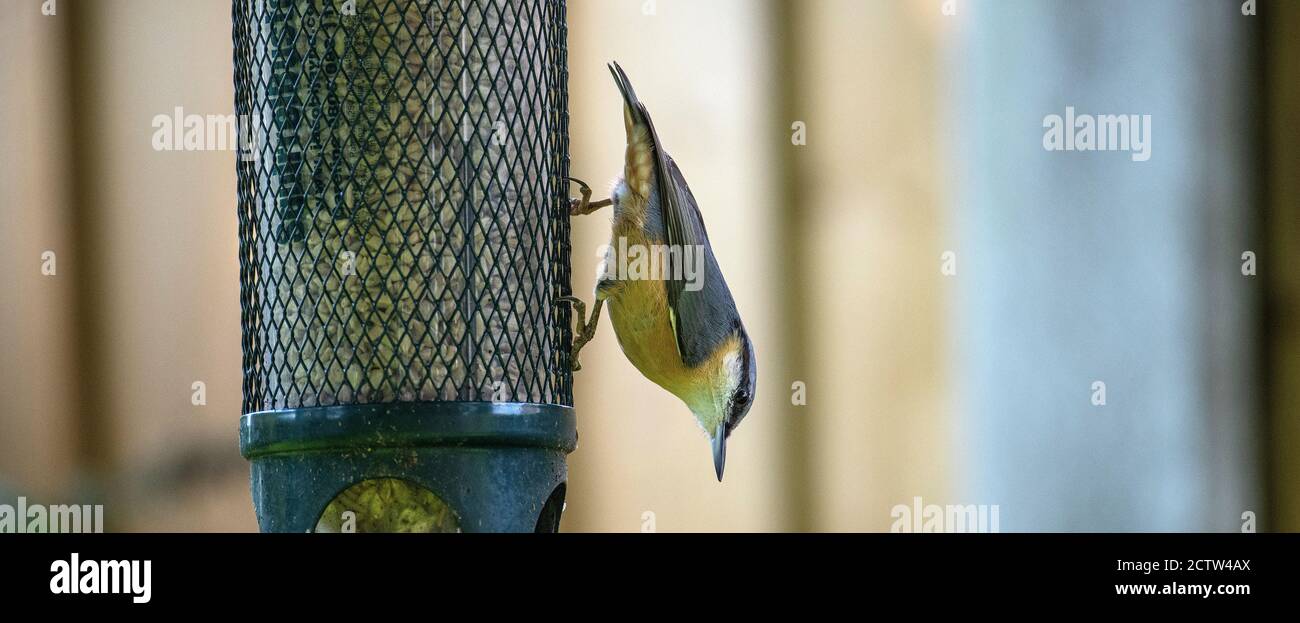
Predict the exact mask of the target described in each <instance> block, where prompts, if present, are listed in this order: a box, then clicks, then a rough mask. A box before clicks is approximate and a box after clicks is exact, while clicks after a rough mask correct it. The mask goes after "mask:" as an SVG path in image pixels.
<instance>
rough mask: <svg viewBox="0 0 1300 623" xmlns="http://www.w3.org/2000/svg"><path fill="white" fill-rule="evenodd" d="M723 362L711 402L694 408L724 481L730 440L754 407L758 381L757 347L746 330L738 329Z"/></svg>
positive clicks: (726, 350)
mask: <svg viewBox="0 0 1300 623" xmlns="http://www.w3.org/2000/svg"><path fill="white" fill-rule="evenodd" d="M724 348H725V350H724V352H723V354H722V356H721V359H720V365H718V367H717V369H716V372H715V377H714V382H713V390H714V391H713V392H711V393H712V395H711V396H710V399H708V400H706V401H703V404H702V405H700V408H698V409H694V410H693V411H694V413H695V419H696V420H698V421H699V423H700V426H701V427H703V428H704V430H705V432H707V433H708V434H709V439H710V441H711V442H712V447H713V469H714V471H715V472H716V473H717V475H718V481H719V482H721V481H722V470H723V468H724V467H725V466H726V463H727V437H729V436H730V435H731V431H733V430H735V429H736V427H737V426H739V425H740V421H741V420H743V419H745V415H746V414H748V413H749V408H750V406H752V405H753V404H754V391H755V389H756V387H755V381H756V379H757V373H758V364H757V362H756V360H755V358H754V344H753V343H752V342H750V340H749V335H748V334H746V333H745V330H744V328H741V329H739V331H738V332H737V334H736V339H735V340H728V345H727V346H726V347H724Z"/></svg>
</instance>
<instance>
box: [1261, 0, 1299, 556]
mask: <svg viewBox="0 0 1300 623" xmlns="http://www.w3.org/2000/svg"><path fill="white" fill-rule="evenodd" d="M1260 19H1261V20H1263V21H1262V23H1261V25H1260V27H1261V30H1264V31H1266V33H1267V40H1266V41H1267V45H1266V47H1265V50H1264V54H1263V57H1264V63H1265V68H1266V69H1265V77H1264V92H1265V97H1266V101H1267V102H1268V103H1267V104H1266V106H1267V111H1266V113H1267V114H1266V117H1265V118H1266V121H1265V123H1264V128H1263V131H1264V132H1265V133H1266V134H1267V137H1268V138H1267V140H1268V156H1267V158H1268V167H1267V172H1268V178H1269V181H1268V191H1267V203H1266V204H1265V208H1264V210H1265V216H1264V218H1265V225H1266V227H1265V228H1264V231H1265V232H1267V233H1266V236H1267V238H1266V239H1265V241H1264V244H1265V245H1266V246H1265V250H1264V251H1263V252H1261V253H1260V254H1259V255H1260V258H1261V260H1260V261H1261V264H1262V266H1261V267H1260V277H1259V278H1260V279H1261V280H1262V282H1261V283H1260V284H1259V285H1261V286H1262V285H1265V284H1266V285H1267V288H1268V293H1269V296H1268V301H1267V309H1266V310H1265V327H1264V330H1265V332H1266V335H1267V343H1268V345H1269V349H1268V352H1267V353H1266V355H1265V358H1264V359H1263V360H1264V361H1265V362H1266V365H1267V367H1268V371H1269V375H1270V377H1269V415H1270V419H1271V421H1270V426H1269V430H1268V432H1269V450H1270V452H1269V453H1270V455H1271V458H1270V461H1269V465H1270V474H1269V475H1270V490H1269V494H1270V501H1271V503H1272V513H1271V517H1270V518H1271V520H1272V525H1271V526H1269V529H1271V530H1276V531H1295V530H1300V486H1297V485H1298V484H1300V451H1298V450H1297V449H1300V416H1298V415H1297V414H1300V270H1297V269H1296V267H1298V266H1300V239H1297V236H1296V232H1297V231H1300V173H1298V172H1300V142H1298V141H1297V138H1298V134H1300V133H1298V131H1297V128H1300V5H1297V4H1296V3H1291V2H1274V3H1270V4H1268V5H1267V8H1266V12H1265V13H1263V14H1262V15H1261V16H1260Z"/></svg>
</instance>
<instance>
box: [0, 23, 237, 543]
mask: <svg viewBox="0 0 1300 623" xmlns="http://www.w3.org/2000/svg"><path fill="white" fill-rule="evenodd" d="M40 4H41V3H39V2H24V3H21V5H20V6H15V7H12V8H10V9H7V10H6V13H7V15H6V18H5V19H4V20H3V22H2V24H0V28H4V29H5V31H4V32H3V35H4V36H3V37H0V39H3V41H0V45H3V46H5V47H4V49H3V50H0V54H3V56H4V57H5V58H6V62H5V63H4V64H3V67H4V71H6V75H5V76H4V78H5V80H4V84H5V85H6V86H5V93H6V94H7V95H6V96H5V99H4V102H3V106H4V109H5V113H6V114H4V115H2V116H3V118H4V119H5V120H6V121H5V123H7V124H12V126H13V130H12V131H8V128H6V130H7V131H6V132H5V133H4V134H3V137H4V138H3V139H0V140H3V143H0V147H3V148H4V149H5V153H8V154H11V155H16V154H30V155H31V156H30V157H18V158H14V160H15V161H17V162H19V163H20V166H19V168H17V169H16V170H14V169H12V168H11V167H8V166H6V167H0V169H5V170H6V172H5V175H6V176H9V175H12V177H13V181H10V179H6V180H5V184H4V186H3V187H0V188H2V189H3V190H2V191H0V192H3V195H4V201H3V205H0V210H3V214H4V218H5V222H6V226H5V227H4V228H3V231H2V232H0V235H3V236H5V237H6V244H5V245H4V249H3V251H2V252H3V253H5V254H6V257H5V259H6V265H7V266H14V267H15V269H14V270H13V271H7V274H6V280H10V279H12V280H13V285H10V284H9V282H8V281H7V283H6V286H5V288H4V289H5V290H6V291H10V292H14V291H15V289H16V290H17V293H18V296H14V297H3V299H2V300H3V301H4V304H3V310H4V311H3V312H0V313H3V314H4V326H5V328H6V333H7V334H8V335H7V336H6V337H7V339H14V338H15V337H16V339H17V340H19V342H18V344H17V348H12V349H11V348H6V349H4V354H3V357H5V361H4V364H5V365H4V369H5V371H6V373H5V374H4V375H0V388H3V389H2V390H0V394H2V395H3V399H2V400H0V409H4V413H3V417H0V426H2V427H5V428H6V429H11V430H14V431H15V432H14V434H4V435H2V436H0V461H4V462H3V463H2V464H0V467H3V471H0V477H2V478H3V479H5V480H8V481H10V488H12V489H15V490H16V492H21V493H24V494H29V492H30V495H33V496H35V495H36V494H38V493H39V494H43V495H48V496H55V497H57V498H59V499H66V498H67V497H68V496H78V497H79V499H78V501H83V500H85V499H87V498H89V499H94V500H96V501H102V502H103V503H104V504H105V517H106V520H107V521H108V522H109V523H110V526H109V527H110V529H117V530H123V529H125V530H152V529H159V530H247V529H253V528H254V527H255V525H254V523H253V513H252V506H251V501H250V499H249V494H248V474H247V465H246V464H245V463H244V462H243V460H242V459H241V458H240V457H239V455H238V453H237V450H236V446H235V442H236V431H237V418H238V414H239V398H240V395H239V392H240V370H239V304H238V272H237V269H238V266H237V261H236V255H235V248H236V243H235V219H234V215H235V212H234V166H233V163H234V160H233V158H234V154H233V153H232V152H229V151H199V152H159V151H154V149H153V147H152V144H151V138H152V136H153V133H154V127H153V126H152V121H153V117H154V116H155V115H157V114H171V113H172V111H173V110H174V109H175V108H176V107H183V108H184V109H185V111H186V112H187V113H198V114H203V115H206V114H222V115H224V114H229V111H230V110H231V107H232V106H233V104H232V102H233V87H232V81H231V77H230V76H231V74H230V72H231V68H230V59H231V54H232V52H231V42H230V41H231V38H230V6H229V3H228V2H210V1H205V0H183V1H176V0H146V1H139V2H92V1H85V0H60V2H58V3H57V5H56V6H57V13H56V14H55V15H53V16H44V15H41V12H40ZM10 74H13V75H10ZM10 238H12V244H9V242H10ZM47 248H48V249H54V250H55V251H56V253H57V254H58V255H57V258H58V274H57V276H55V277H42V276H40V273H39V266H40V259H39V255H40V251H41V250H42V249H47ZM9 260H12V261H11V262H10V261H9ZM10 372H14V373H16V374H11V373H10ZM195 382H202V383H204V384H205V387H206V404H203V405H194V404H192V397H193V394H194V389H192V388H193V384H194V383H195ZM6 433H8V430H6ZM70 449H72V451H73V453H74V454H73V455H70V454H69V450H70ZM70 471H71V472H72V473H69V472H70ZM74 476H75V477H78V478H77V481H78V483H80V484H81V485H82V487H81V489H80V490H73V489H70V488H69V485H71V484H72V483H71V482H70V481H69V479H70V478H72V477H74Z"/></svg>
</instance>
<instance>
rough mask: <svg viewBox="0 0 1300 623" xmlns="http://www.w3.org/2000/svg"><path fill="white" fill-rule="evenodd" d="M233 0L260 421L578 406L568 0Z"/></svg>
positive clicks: (246, 322) (246, 309)
mask: <svg viewBox="0 0 1300 623" xmlns="http://www.w3.org/2000/svg"><path fill="white" fill-rule="evenodd" d="M350 4H351V3H348V2H345V1H344V0H235V2H234V44H235V112H236V114H237V115H238V119H239V121H240V124H241V126H240V127H241V131H242V132H245V137H246V138H247V140H248V142H249V143H250V144H247V145H245V148H246V153H241V157H240V160H239V163H238V171H239V232H240V245H239V259H240V279H241V286H240V305H241V317H242V322H243V352H244V358H243V365H244V404H243V409H244V412H245V413H248V412H252V411H260V410H266V409H279V408H296V407H311V406H324V405H334V404H360V403H375V402H393V401H434V400H436V401H476V400H484V401H493V400H495V401H509V402H540V403H552V404H563V405H571V404H572V376H571V374H570V373H569V372H568V370H569V365H570V364H569V352H568V347H567V344H568V343H569V340H570V335H569V329H568V327H569V315H570V314H569V310H568V309H567V308H566V307H565V306H563V305H559V304H557V302H556V299H557V298H558V297H559V296H560V295H562V294H563V293H566V292H567V291H568V284H569V268H568V266H569V242H568V240H569V225H568V215H567V197H568V188H567V185H566V182H565V178H566V176H567V175H568V156H567V154H568V138H567V137H568V132H567V124H568V119H567V110H568V103H567V97H568V94H567V81H568V80H567V69H566V67H567V59H566V49H565V38H566V32H565V21H564V20H565V15H564V11H565V6H564V2H563V0H356V2H355V15H350V14H348V13H349V12H350V9H351V7H350V6H349V5H350Z"/></svg>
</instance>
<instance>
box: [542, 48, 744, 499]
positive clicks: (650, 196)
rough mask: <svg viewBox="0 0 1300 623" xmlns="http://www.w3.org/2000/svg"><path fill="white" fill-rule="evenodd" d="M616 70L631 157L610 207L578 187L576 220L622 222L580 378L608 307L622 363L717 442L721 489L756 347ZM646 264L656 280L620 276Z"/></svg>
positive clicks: (681, 181)
mask: <svg viewBox="0 0 1300 623" xmlns="http://www.w3.org/2000/svg"><path fill="white" fill-rule="evenodd" d="M609 70H610V72H611V73H613V74H614V82H615V83H616V84H617V85H618V90H619V92H620V93H622V95H623V125H624V128H625V129H626V131H627V153H626V158H625V162H624V165H623V176H622V177H621V178H619V179H618V180H616V181H615V182H614V187H613V190H612V191H611V195H612V197H611V198H610V199H606V200H603V201H597V202H592V201H590V199H591V188H590V187H588V186H587V185H586V184H585V183H583V182H582V181H580V180H574V181H575V182H577V183H578V184H580V185H581V187H582V199H580V200H578V199H575V200H573V202H572V204H571V206H570V212H571V213H572V214H574V215H581V214H590V213H592V212H594V211H595V210H597V209H599V208H602V207H604V206H607V205H613V206H614V219H613V232H612V243H611V244H610V245H609V248H608V250H607V252H606V255H605V260H604V262H605V263H604V264H603V265H602V267H601V270H600V271H599V273H600V275H601V277H600V279H599V281H598V282H597V283H596V288H595V299H596V300H595V303H594V304H593V305H592V311H591V316H590V317H589V318H586V319H585V321H584V322H583V324H582V327H581V328H580V329H578V330H577V331H576V333H577V335H576V336H575V337H574V343H573V357H572V358H573V367H574V370H580V369H581V366H580V365H578V353H579V351H581V350H582V347H583V346H584V345H585V344H586V343H587V342H588V341H590V340H591V338H592V336H594V335H595V332H596V323H597V322H598V321H599V320H600V310H601V306H602V305H603V304H604V303H605V302H606V301H608V302H609V319H610V321H611V322H613V323H614V334H615V335H617V336H618V343H619V346H621V347H622V348H623V354H624V355H626V356H627V358H628V361H631V362H632V365H633V366H636V369H637V370H639V371H640V372H641V374H643V375H645V377H646V378H647V379H650V380H651V381H653V382H654V383H656V384H657V385H659V386H660V387H662V388H664V389H666V390H668V391H669V392H671V393H672V394H674V395H676V396H677V397H678V398H681V399H682V401H683V402H685V403H686V406H687V407H689V408H690V410H691V413H693V414H694V415H695V419H696V421H697V422H699V424H700V426H701V427H702V428H703V429H704V432H705V433H707V434H708V435H709V437H710V439H711V441H712V446H713V467H714V470H715V471H716V472H717V475H718V480H719V481H721V480H722V470H723V467H724V465H725V464H726V457H727V437H728V436H730V435H731V431H733V430H735V428H736V426H737V425H738V424H740V421H741V420H742V419H744V417H745V414H746V413H748V412H749V407H750V405H751V404H753V400H754V389H755V387H754V379H755V373H756V363H755V360H754V347H753V344H752V343H751V342H750V340H749V334H748V333H746V332H745V325H744V324H743V323H742V322H741V321H740V314H739V313H738V312H737V311H736V303H735V301H734V300H732V298H731V291H730V290H728V289H727V282H726V281H725V280H724V279H723V278H722V271H721V269H720V268H719V267H718V262H717V260H716V259H715V258H714V257H713V250H712V248H710V246H709V236H708V233H707V232H705V230H704V219H703V217H701V216H700V208H699V206H698V205H697V204H696V203H695V197H694V195H692V194H691V189H690V188H689V187H688V186H687V185H686V179H685V178H683V177H682V172H681V170H680V169H678V168H677V163H675V162H673V159H672V158H671V157H669V156H668V152H667V151H665V150H664V147H663V142H662V141H660V140H659V135H658V134H657V133H656V132H655V128H654V124H653V123H652V122H651V121H650V113H649V112H647V111H646V107H645V105H644V104H642V103H641V102H640V101H639V100H638V99H637V97H636V93H635V92H634V91H633V90H632V84H631V83H630V82H629V81H628V79H627V74H625V73H623V68H621V67H619V66H618V63H614V64H612V65H610V67H609ZM629 250H631V251H629ZM638 255H639V257H635V256H638ZM647 257H651V258H654V259H658V260H659V261H658V262H655V261H653V259H652V261H650V265H651V269H650V270H649V271H641V274H634V273H637V271H636V270H631V271H629V270H620V269H619V268H620V267H623V268H625V267H627V266H628V265H629V263H635V262H638V261H641V262H645V261H646V259H647ZM688 272H693V273H695V274H693V275H688V274H687V273H688ZM565 300H566V301H568V302H571V303H572V304H573V306H574V307H575V308H576V310H577V313H578V316H579V317H580V320H582V318H581V317H582V316H585V315H586V314H585V312H586V309H585V307H586V306H585V305H583V303H582V302H581V301H580V300H578V299H576V298H573V297H566V298H565Z"/></svg>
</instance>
